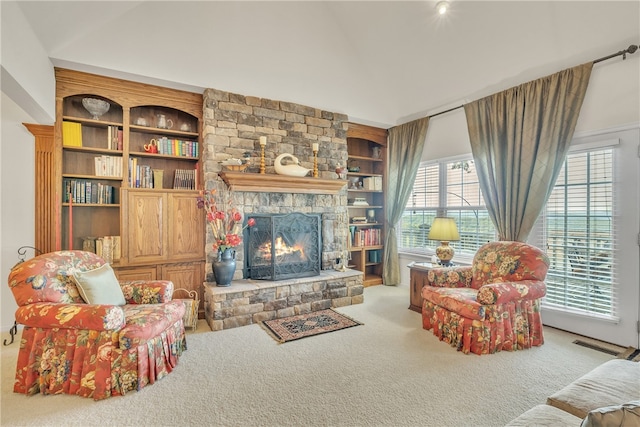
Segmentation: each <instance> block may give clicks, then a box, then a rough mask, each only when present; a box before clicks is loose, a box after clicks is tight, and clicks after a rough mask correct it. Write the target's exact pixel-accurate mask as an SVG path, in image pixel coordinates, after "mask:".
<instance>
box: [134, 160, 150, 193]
mask: <svg viewBox="0 0 640 427" xmlns="http://www.w3.org/2000/svg"><path fill="white" fill-rule="evenodd" d="M131 176H132V177H133V178H132V180H131V182H132V183H131V184H130V187H132V188H155V187H154V185H153V169H151V166H147V165H136V166H135V167H134V169H132V170H131Z"/></svg>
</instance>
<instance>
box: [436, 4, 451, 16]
mask: <svg viewBox="0 0 640 427" xmlns="http://www.w3.org/2000/svg"><path fill="white" fill-rule="evenodd" d="M436 10H437V11H438V13H439V14H440V15H444V14H445V13H447V10H449V2H448V1H439V2H438V3H437V4H436Z"/></svg>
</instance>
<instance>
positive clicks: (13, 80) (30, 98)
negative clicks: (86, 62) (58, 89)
mask: <svg viewBox="0 0 640 427" xmlns="http://www.w3.org/2000/svg"><path fill="white" fill-rule="evenodd" d="M0 18H1V20H2V25H1V26H0V31H1V38H0V40H1V46H2V50H1V51H0V52H1V53H2V57H1V61H0V64H1V78H2V80H1V81H2V92H4V93H5V94H6V95H8V96H9V97H10V98H11V99H13V100H14V102H16V103H17V104H18V105H20V107H21V108H22V109H23V110H24V111H26V112H27V113H28V114H29V115H31V117H33V118H34V119H35V120H36V121H37V122H38V123H40V124H52V123H53V121H54V119H55V75H54V72H53V65H52V64H51V61H50V60H49V57H48V55H47V52H46V51H45V50H44V47H42V45H41V44H40V42H39V41H38V39H37V38H36V36H35V34H34V33H33V31H32V29H31V27H30V26H29V23H28V22H27V20H26V19H25V17H24V14H23V13H22V11H21V10H20V8H19V7H18V5H17V4H16V2H12V1H1V2H0Z"/></svg>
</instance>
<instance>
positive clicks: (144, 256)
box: [122, 190, 195, 263]
mask: <svg viewBox="0 0 640 427" xmlns="http://www.w3.org/2000/svg"><path fill="white" fill-rule="evenodd" d="M125 193H126V198H127V203H126V207H125V208H124V209H123V211H124V213H125V214H124V216H125V217H126V226H124V227H123V233H124V236H122V238H123V239H126V242H127V245H126V248H125V250H126V253H127V258H128V261H129V263H143V262H160V261H164V260H166V259H167V258H168V250H167V248H168V236H167V234H168V233H167V229H168V217H167V193H165V192H158V191H152V190H150V191H144V190H128V191H126V192H125ZM194 204H195V203H194Z"/></svg>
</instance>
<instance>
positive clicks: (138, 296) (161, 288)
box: [120, 280, 173, 304]
mask: <svg viewBox="0 0 640 427" xmlns="http://www.w3.org/2000/svg"><path fill="white" fill-rule="evenodd" d="M120 287H121V288H122V293H123V294H124V299H125V301H126V302H127V304H162V303H163V302H169V301H171V298H172V297H173V282H172V281H171V280H134V281H126V282H120Z"/></svg>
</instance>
